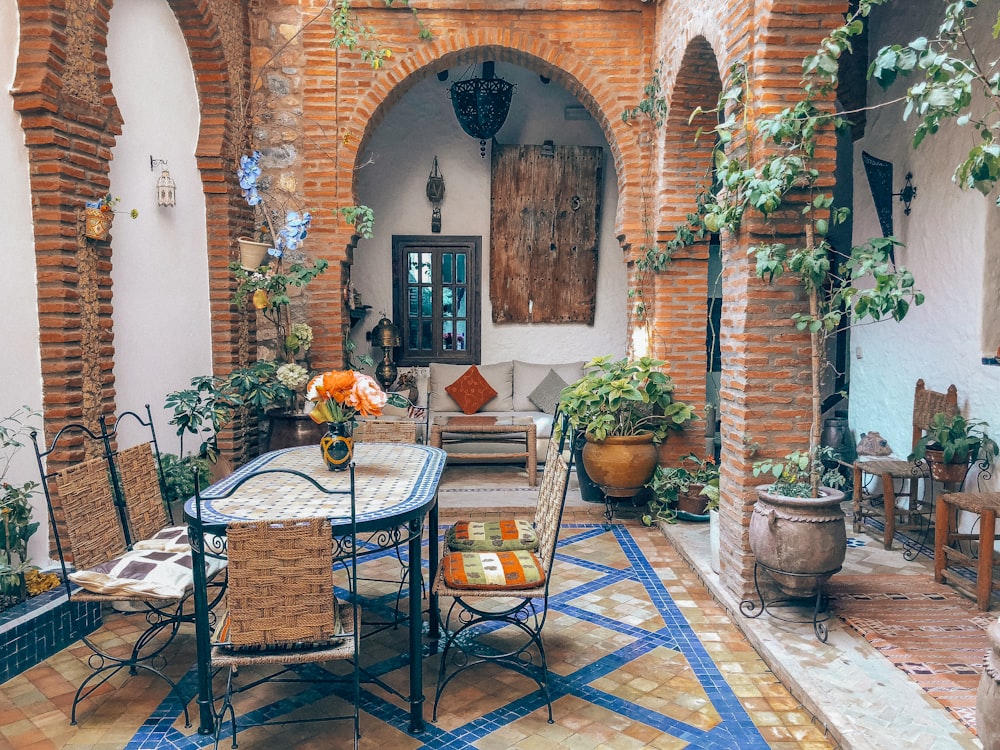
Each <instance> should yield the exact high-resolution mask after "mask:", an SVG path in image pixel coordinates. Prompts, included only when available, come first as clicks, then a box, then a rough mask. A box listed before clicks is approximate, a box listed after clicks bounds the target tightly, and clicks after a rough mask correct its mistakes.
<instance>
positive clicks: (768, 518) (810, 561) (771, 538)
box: [749, 446, 847, 597]
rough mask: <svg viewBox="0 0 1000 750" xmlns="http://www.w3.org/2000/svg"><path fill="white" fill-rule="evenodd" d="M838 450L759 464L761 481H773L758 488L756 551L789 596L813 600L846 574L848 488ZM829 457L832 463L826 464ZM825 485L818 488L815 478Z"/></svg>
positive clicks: (753, 529)
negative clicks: (838, 574)
mask: <svg viewBox="0 0 1000 750" xmlns="http://www.w3.org/2000/svg"><path fill="white" fill-rule="evenodd" d="M833 458H835V454H834V451H833V449H832V448H831V447H829V446H823V447H822V448H821V449H820V450H819V452H818V453H817V454H816V456H815V458H812V457H811V454H810V453H809V452H806V451H793V452H792V453H789V454H788V455H787V456H785V457H784V459H783V460H781V461H775V460H773V459H770V458H765V459H763V460H761V461H757V462H756V463H754V465H753V475H754V476H755V477H766V478H767V479H769V480H770V481H769V482H768V483H767V484H761V485H759V486H758V487H757V502H756V504H755V505H754V509H753V515H752V516H751V517H750V529H749V540H750V548H751V549H752V550H753V552H754V556H755V557H756V558H757V562H758V563H759V564H761V565H763V566H764V567H765V568H766V569H767V571H768V572H769V573H770V575H771V577H772V578H773V579H774V581H775V583H776V584H777V585H778V588H780V589H781V590H782V591H783V592H785V593H786V594H788V595H789V596H792V597H804V596H812V595H813V594H814V593H815V592H816V590H817V588H818V587H820V586H822V585H823V583H824V582H825V581H826V580H827V579H828V578H829V577H830V576H832V575H833V574H834V573H836V572H837V571H838V570H840V567H841V565H842V564H843V562H844V558H845V557H846V554H847V527H846V524H845V523H844V511H843V509H842V507H841V503H842V502H843V500H844V493H843V491H842V490H841V489H839V488H840V487H843V486H844V484H845V482H846V480H845V478H844V476H843V475H842V474H841V473H840V472H839V471H838V470H837V468H836V462H835V461H831V459H833ZM824 459H826V460H825V461H824ZM815 475H818V476H819V478H820V479H819V481H820V482H821V486H820V488H819V490H818V491H817V490H816V489H814V480H813V476H815Z"/></svg>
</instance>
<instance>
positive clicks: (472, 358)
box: [392, 235, 483, 367]
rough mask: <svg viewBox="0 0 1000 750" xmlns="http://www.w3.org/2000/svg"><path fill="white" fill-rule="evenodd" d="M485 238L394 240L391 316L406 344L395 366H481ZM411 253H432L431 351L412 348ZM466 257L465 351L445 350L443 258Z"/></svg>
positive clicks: (406, 237) (403, 237)
mask: <svg viewBox="0 0 1000 750" xmlns="http://www.w3.org/2000/svg"><path fill="white" fill-rule="evenodd" d="M482 246H483V238H482V237H477V236H441V235H393V237H392V289H393V300H392V315H393V320H394V321H395V323H396V325H397V326H399V329H400V331H402V333H403V344H402V346H400V348H399V350H398V356H397V357H396V362H397V363H398V364H399V365H401V366H404V367H414V366H426V365H429V364H430V363H431V362H443V363H448V364H470V365H471V364H478V363H479V361H480V355H481V352H482V323H481V310H482V301H481V300H482V297H481V269H482ZM410 252H431V253H433V254H434V259H433V261H432V273H431V288H432V294H431V296H432V321H431V330H432V346H431V348H430V349H419V350H412V349H411V348H410V340H409V333H410V308H409V305H408V300H409V295H408V290H409V288H410V286H411V285H410V283H409V277H408V273H407V271H408V268H407V263H406V258H407V254H408V253H410ZM458 252H464V253H466V263H467V265H466V269H465V272H466V283H465V284H464V287H465V289H466V300H465V310H466V315H465V322H466V332H465V336H466V341H465V343H466V348H465V349H446V348H445V347H444V340H443V339H444V332H443V322H444V313H443V288H444V286H445V284H444V282H443V281H442V275H441V256H442V255H444V254H445V253H452V254H454V253H458Z"/></svg>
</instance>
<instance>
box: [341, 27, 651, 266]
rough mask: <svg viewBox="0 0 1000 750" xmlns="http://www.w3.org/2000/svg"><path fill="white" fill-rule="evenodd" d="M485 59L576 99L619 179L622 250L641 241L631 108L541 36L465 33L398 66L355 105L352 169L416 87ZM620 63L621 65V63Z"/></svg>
mask: <svg viewBox="0 0 1000 750" xmlns="http://www.w3.org/2000/svg"><path fill="white" fill-rule="evenodd" d="M482 60H495V61H497V62H506V63H510V64H514V65H518V66H520V67H523V68H526V69H528V70H531V71H532V72H535V73H538V74H539V75H544V76H546V77H547V78H550V79H551V80H552V81H553V82H554V83H557V84H559V85H560V86H562V87H563V88H564V89H566V90H567V91H568V92H569V93H570V94H572V95H573V96H575V97H576V98H577V99H578V100H579V101H580V103H581V104H583V106H584V107H586V108H587V110H588V112H590V115H591V117H593V119H594V121H595V122H596V123H598V124H599V125H600V127H601V130H602V131H603V133H604V137H605V140H607V142H608V145H609V148H610V151H611V154H612V158H613V159H614V164H615V171H616V173H617V177H618V190H619V201H618V215H617V216H616V220H615V234H616V236H618V237H619V240H620V242H621V243H622V245H623V246H624V247H627V246H628V245H630V244H631V243H633V242H635V241H637V240H638V237H637V235H636V230H637V228H638V227H639V225H640V219H639V216H640V213H641V205H640V204H641V201H640V199H639V196H638V190H637V189H636V188H637V185H638V180H639V179H640V177H639V174H638V172H639V163H640V161H641V159H640V158H639V156H640V146H639V143H638V140H639V137H638V132H639V130H638V128H635V127H631V126H630V125H628V124H626V123H624V122H623V121H622V119H621V112H622V111H623V110H624V109H625V107H627V106H629V100H628V99H627V97H623V92H622V91H620V90H615V89H614V87H613V86H612V85H611V84H610V83H609V82H608V79H607V76H606V75H605V71H604V70H602V69H601V67H600V66H598V65H594V64H591V63H588V62H587V61H586V60H585V59H584V58H583V57H582V56H580V55H576V54H570V52H569V50H568V49H567V48H566V46H564V45H557V44H553V43H551V42H548V41H546V40H544V39H540V38H539V37H538V36H537V35H531V34H524V33H516V32H515V33H511V32H509V31H508V30H505V29H480V30H478V31H477V32H475V33H473V32H469V31H465V32H463V33H461V34H453V35H449V36H447V37H444V38H441V39H436V40H435V41H434V43H433V44H430V45H427V46H426V47H422V48H421V49H420V51H419V53H418V54H417V55H415V56H414V58H412V62H413V64H414V65H419V67H418V68H416V69H415V70H411V68H412V66H411V65H407V66H400V67H398V68H393V69H391V70H389V71H387V74H386V75H385V76H383V77H381V78H379V79H378V80H377V81H376V84H375V85H374V86H372V88H371V90H370V91H369V92H368V94H367V95H366V96H365V97H363V98H362V99H361V100H360V101H359V102H358V104H357V107H356V108H355V110H354V112H353V113H352V116H353V117H352V120H353V119H356V120H359V121H360V122H362V123H363V125H364V127H363V130H362V131H361V135H360V137H359V138H358V139H357V148H356V149H355V150H354V155H353V156H354V164H355V166H358V165H359V164H360V162H361V160H362V159H363V157H364V153H365V147H366V145H367V143H368V141H369V140H370V139H371V137H372V134H373V133H374V132H375V130H376V128H377V127H378V125H379V123H381V121H382V119H383V118H384V116H385V114H386V112H387V111H388V110H389V109H390V108H391V107H392V104H393V103H394V102H395V101H397V100H398V99H399V97H401V96H402V95H403V94H404V93H406V91H407V90H408V89H410V88H411V87H412V86H413V85H415V84H416V83H418V82H420V81H422V80H424V79H426V78H428V77H430V76H432V75H436V74H437V73H438V72H440V71H442V70H447V69H449V68H455V67H459V66H461V65H468V64H470V63H472V62H477V61H482ZM619 62H621V61H619ZM644 68H645V65H643V64H641V62H640V61H636V62H635V63H631V64H629V65H618V66H617V67H615V72H616V74H617V75H621V76H624V77H629V78H632V79H634V80H641V79H642V76H643V75H644Z"/></svg>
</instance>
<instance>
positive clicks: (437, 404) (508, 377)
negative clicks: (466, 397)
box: [427, 362, 541, 414]
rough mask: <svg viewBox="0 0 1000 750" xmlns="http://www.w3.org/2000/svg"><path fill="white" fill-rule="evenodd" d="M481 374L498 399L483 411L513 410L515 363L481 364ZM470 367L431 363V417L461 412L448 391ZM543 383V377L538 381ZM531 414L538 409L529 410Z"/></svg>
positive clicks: (429, 398) (493, 400)
mask: <svg viewBox="0 0 1000 750" xmlns="http://www.w3.org/2000/svg"><path fill="white" fill-rule="evenodd" d="M477 368H478V369H479V374H480V375H482V376H483V379H484V380H485V381H486V382H487V383H489V384H490V386H491V387H492V388H493V390H495V391H496V392H497V395H496V397H494V398H492V399H490V401H488V402H487V403H486V404H484V405H483V406H482V407H481V408H480V411H491V412H493V411H496V412H506V411H511V410H512V409H513V408H514V400H513V397H512V392H513V382H514V364H513V363H512V362H499V363H497V364H492V365H478V366H477ZM468 369H469V366H468V365H445V364H440V363H435V362H432V363H431V365H430V378H429V380H428V383H427V387H428V390H427V407H428V408H429V409H430V410H431V413H432V414H437V413H439V412H446V411H462V409H461V407H460V406H459V405H458V404H457V403H455V399H453V398H452V397H451V396H449V395H448V392H447V391H446V390H445V389H446V388H447V387H448V386H449V385H451V384H452V383H454V382H455V381H456V380H457V379H458V378H459V377H460V376H461V375H462V373H464V372H465V371H466V370H468ZM539 381H541V378H539ZM530 408H531V410H532V411H534V410H535V407H534V406H532V407H530Z"/></svg>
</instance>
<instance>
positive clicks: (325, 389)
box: [306, 370, 389, 424]
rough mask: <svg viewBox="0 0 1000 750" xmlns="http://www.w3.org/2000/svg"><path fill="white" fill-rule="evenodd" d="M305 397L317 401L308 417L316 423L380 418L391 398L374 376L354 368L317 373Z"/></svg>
mask: <svg viewBox="0 0 1000 750" xmlns="http://www.w3.org/2000/svg"><path fill="white" fill-rule="evenodd" d="M306 398H308V399H309V400H310V401H312V402H313V403H314V404H315V406H314V407H313V410H312V411H311V412H309V416H310V417H312V420H313V421H314V422H316V423H317V424H338V423H344V422H354V421H356V419H357V418H358V417H378V416H380V415H381V414H382V407H383V406H385V405H386V402H387V401H388V400H389V396H388V394H386V392H385V391H383V390H382V388H381V387H380V386H379V384H378V383H376V382H375V380H374V379H373V378H372V377H371V376H369V375H365V374H363V373H360V372H355V371H354V370H331V371H329V372H324V373H323V374H321V375H317V376H316V377H314V378H313V379H312V380H311V381H309V387H308V388H307V389H306Z"/></svg>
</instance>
